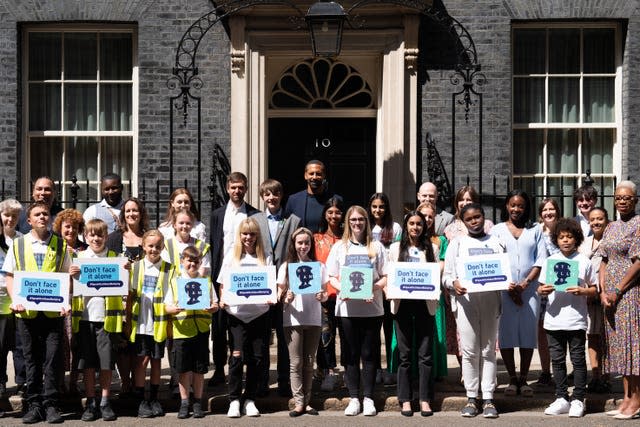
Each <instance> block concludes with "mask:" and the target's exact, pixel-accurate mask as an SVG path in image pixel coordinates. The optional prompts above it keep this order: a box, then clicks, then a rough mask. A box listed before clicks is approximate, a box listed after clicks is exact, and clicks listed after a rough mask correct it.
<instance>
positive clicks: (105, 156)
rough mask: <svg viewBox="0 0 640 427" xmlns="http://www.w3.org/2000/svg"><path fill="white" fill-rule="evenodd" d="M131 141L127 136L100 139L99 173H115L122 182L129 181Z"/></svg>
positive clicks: (131, 155) (131, 153)
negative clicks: (100, 162) (100, 161)
mask: <svg viewBox="0 0 640 427" xmlns="http://www.w3.org/2000/svg"><path fill="white" fill-rule="evenodd" d="M132 147H133V140H132V138H131V137H128V136H122V137H119V136H116V137H109V138H102V148H103V152H102V157H101V158H102V165H101V166H102V168H101V172H102V174H103V175H104V174H105V173H117V174H118V175H120V177H121V178H122V180H123V181H128V180H130V179H131V170H132V157H133V152H132Z"/></svg>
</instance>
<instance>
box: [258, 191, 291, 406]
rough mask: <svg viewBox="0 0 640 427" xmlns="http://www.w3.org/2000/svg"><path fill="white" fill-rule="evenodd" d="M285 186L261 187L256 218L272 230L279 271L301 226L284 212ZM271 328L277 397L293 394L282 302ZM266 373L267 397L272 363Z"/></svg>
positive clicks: (266, 350) (264, 388) (274, 308)
mask: <svg viewBox="0 0 640 427" xmlns="http://www.w3.org/2000/svg"><path fill="white" fill-rule="evenodd" d="M282 196H283V189H282V184H281V183H280V182H279V181H276V180H275V179H267V180H265V181H264V182H263V183H262V184H260V197H262V201H263V202H264V204H265V211H264V214H262V215H256V216H255V217H254V218H256V220H257V221H258V224H259V225H260V229H261V230H263V229H265V228H266V229H268V230H269V238H270V245H271V248H272V250H273V264H274V265H275V266H276V268H278V269H279V268H280V266H281V265H282V263H283V262H284V261H286V259H287V251H288V247H289V240H290V237H291V234H292V233H293V232H294V231H295V230H296V228H298V227H299V225H300V218H298V217H297V216H296V215H295V214H290V215H288V216H285V215H284V214H283V209H282V205H281V203H282ZM271 326H272V327H273V328H275V330H276V336H277V337H278V365H277V370H278V394H280V395H281V396H290V395H291V386H290V383H289V381H290V380H289V351H288V349H287V344H286V342H285V337H284V329H283V326H282V303H280V302H278V303H277V304H276V305H274V306H272V307H271ZM266 344H267V345H265V348H264V349H263V358H265V360H269V345H268V342H267V343H266ZM265 368H266V369H265V372H263V376H262V378H261V380H262V381H261V382H260V385H259V389H258V392H259V394H262V395H266V394H267V393H268V386H269V363H265Z"/></svg>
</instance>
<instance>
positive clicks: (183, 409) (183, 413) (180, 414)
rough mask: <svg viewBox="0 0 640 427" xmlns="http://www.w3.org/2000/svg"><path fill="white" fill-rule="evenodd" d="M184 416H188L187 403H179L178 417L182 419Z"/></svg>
mask: <svg viewBox="0 0 640 427" xmlns="http://www.w3.org/2000/svg"><path fill="white" fill-rule="evenodd" d="M185 418H189V404H188V403H181V404H180V410H178V419H181V420H184V419H185Z"/></svg>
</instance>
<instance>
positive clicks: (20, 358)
mask: <svg viewBox="0 0 640 427" xmlns="http://www.w3.org/2000/svg"><path fill="white" fill-rule="evenodd" d="M14 322H15V323H14V331H13V332H14V334H15V335H14V336H15V348H14V349H13V372H14V375H15V382H16V384H26V383H27V368H26V366H25V364H24V354H22V338H21V337H20V332H18V326H17V318H14Z"/></svg>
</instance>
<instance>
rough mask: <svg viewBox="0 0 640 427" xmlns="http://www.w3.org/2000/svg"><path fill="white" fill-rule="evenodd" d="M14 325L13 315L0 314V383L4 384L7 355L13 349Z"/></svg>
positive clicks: (5, 381)
mask: <svg viewBox="0 0 640 427" xmlns="http://www.w3.org/2000/svg"><path fill="white" fill-rule="evenodd" d="M15 337H16V324H15V318H14V317H13V314H11V313H10V314H0V383H1V384H6V383H7V381H8V380H9V377H8V376H7V355H8V354H9V351H11V350H13V349H14V348H15V341H16V338H15Z"/></svg>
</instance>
